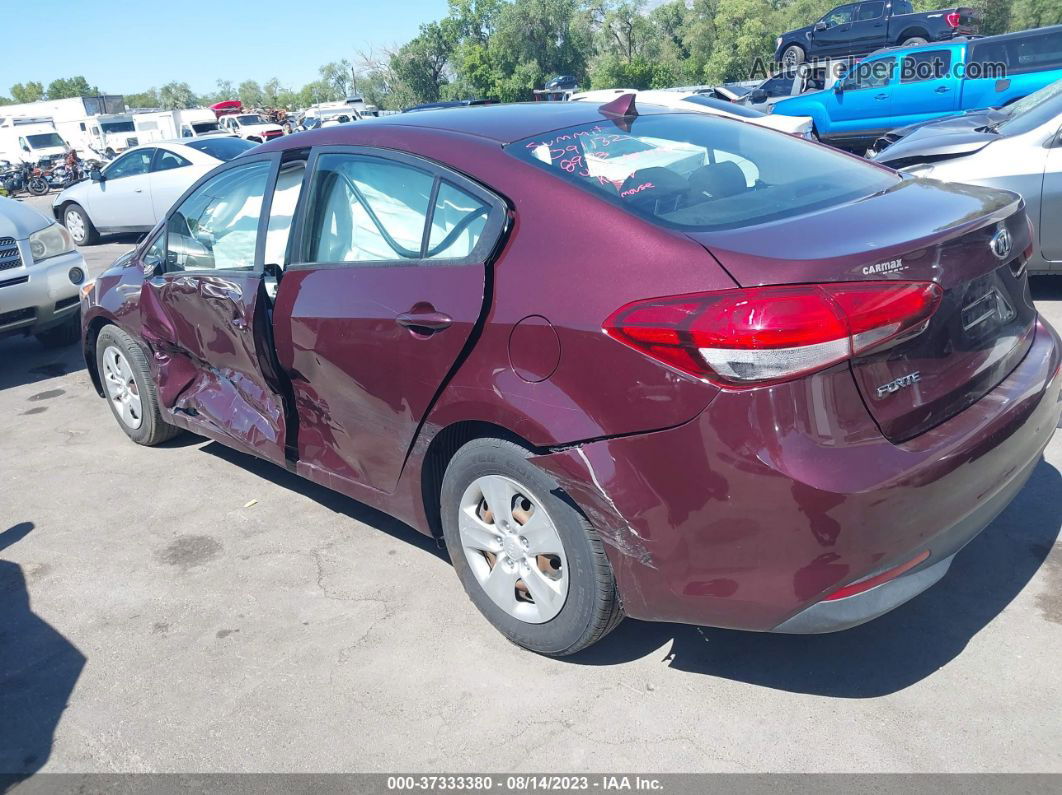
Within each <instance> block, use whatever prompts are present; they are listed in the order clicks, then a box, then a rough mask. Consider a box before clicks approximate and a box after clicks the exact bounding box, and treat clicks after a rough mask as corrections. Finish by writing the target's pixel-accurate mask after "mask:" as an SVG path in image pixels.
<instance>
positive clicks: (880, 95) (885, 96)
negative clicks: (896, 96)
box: [874, 94, 889, 102]
mask: <svg viewBox="0 0 1062 795" xmlns="http://www.w3.org/2000/svg"><path fill="white" fill-rule="evenodd" d="M888 98H889V95H888V94H878V95H877V96H875V97H874V99H876V100H878V101H879V102H880V101H881V100H884V99H888Z"/></svg>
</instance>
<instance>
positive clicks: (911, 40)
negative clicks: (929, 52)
mask: <svg viewBox="0 0 1062 795" xmlns="http://www.w3.org/2000/svg"><path fill="white" fill-rule="evenodd" d="M923 44H929V40H928V39H926V38H924V37H923V36H908V37H907V38H906V39H904V40H903V41H902V42H900V46H901V47H920V46H921V45H923Z"/></svg>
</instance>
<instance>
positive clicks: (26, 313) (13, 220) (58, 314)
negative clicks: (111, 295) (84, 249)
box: [0, 198, 96, 346]
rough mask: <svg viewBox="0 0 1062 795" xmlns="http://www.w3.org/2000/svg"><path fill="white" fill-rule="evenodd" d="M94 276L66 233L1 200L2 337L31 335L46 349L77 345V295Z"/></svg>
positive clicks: (34, 213) (30, 210) (36, 214)
mask: <svg viewBox="0 0 1062 795" xmlns="http://www.w3.org/2000/svg"><path fill="white" fill-rule="evenodd" d="M95 275H96V274H93V273H90V272H89V270H88V268H87V267H86V265H85V260H84V259H83V258H82V257H81V254H79V253H78V252H77V251H75V250H74V241H73V240H71V238H70V233H69V232H67V231H66V229H64V228H63V227H62V226H60V225H59V224H57V223H56V222H55V221H53V220H52V219H50V218H47V217H45V216H44V215H42V214H41V213H39V212H37V211H36V210H34V209H33V208H32V207H27V206H26V205H25V204H23V203H22V202H17V201H14V200H12V199H4V198H0V336H7V335H9V334H33V335H34V336H35V337H36V338H37V339H38V340H39V341H40V342H42V343H43V344H44V345H48V346H55V345H69V344H71V343H73V342H76V341H77V340H78V339H79V338H80V337H81V323H80V320H79V314H80V313H79V311H78V308H79V306H80V301H81V295H80V290H81V288H82V287H83V286H84V285H86V284H88V283H90V281H91V280H92V278H93V277H94V276H95Z"/></svg>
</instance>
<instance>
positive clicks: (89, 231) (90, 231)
mask: <svg viewBox="0 0 1062 795" xmlns="http://www.w3.org/2000/svg"><path fill="white" fill-rule="evenodd" d="M63 226H65V227H66V231H68V232H69V233H70V237H72V238H73V239H74V245H77V246H91V245H93V244H94V243H95V242H96V241H97V240H99V237H100V236H99V232H97V231H96V227H95V226H93V224H92V220H91V219H90V218H89V217H88V213H86V212H85V211H84V209H82V207H81V206H80V205H77V204H68V205H66V207H65V208H64V209H63Z"/></svg>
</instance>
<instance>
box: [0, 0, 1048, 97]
mask: <svg viewBox="0 0 1062 795" xmlns="http://www.w3.org/2000/svg"><path fill="white" fill-rule="evenodd" d="M840 4H841V3H840V2H839V0H664V2H660V0H449V9H448V13H447V14H446V16H444V17H443V18H442V19H440V20H438V21H434V22H429V23H427V24H424V25H421V27H420V30H419V32H418V33H417V35H416V36H415V37H414V38H412V39H411V40H409V41H408V42H406V43H405V44H403V45H402V46H400V47H396V48H393V49H390V50H387V51H385V52H383V54H382V55H380V56H376V55H373V54H369V55H364V54H362V55H360V56H359V60H358V61H356V65H355V66H352V64H351V62H350V61H348V60H345V59H343V60H338V61H332V62H330V63H326V64H324V65H323V66H321V67H320V69H319V70H318V74H319V77H318V79H316V80H313V81H311V82H309V83H307V84H306V85H304V86H302V87H301V88H299V89H295V88H285V87H284V86H282V85H281V84H280V81H279V80H278V79H277V78H275V77H274V78H272V79H270V80H268V81H266V82H265V83H264V84H259V83H258V82H257V81H255V80H253V79H248V80H244V81H243V82H242V83H240V84H239V86H238V87H237V86H235V85H234V84H233V82H232V81H229V80H218V81H217V85H216V91H215V92H213V93H211V94H205V95H202V96H199V97H196V96H195V95H194V94H193V93H192V90H191V89H190V88H189V86H188V84H187V83H177V82H173V83H168V84H167V85H165V86H162V87H161V88H159V89H155V88H151V89H148V90H147V91H144V92H141V93H139V94H129V95H126V104H127V106H129V107H165V108H183V107H190V106H193V105H195V104H212V103H214V102H218V101H221V100H228V99H236V98H239V99H240V100H241V101H242V102H243V103H244V104H245V105H248V106H266V107H286V108H288V109H289V110H294V109H296V108H305V107H308V106H311V105H314V104H316V103H320V102H328V101H333V100H339V99H342V98H344V97H346V96H348V95H350V94H352V93H359V94H361V95H362V96H364V97H365V100H366V101H367V102H370V103H372V104H375V105H378V106H380V107H382V108H387V109H400V108H403V107H407V106H409V105H413V104H419V103H423V102H434V101H437V100H448V99H467V98H476V97H492V98H496V99H499V100H502V101H518V100H528V99H531V98H532V90H533V89H535V88H541V87H542V86H543V84H544V83H545V82H546V81H548V80H549V79H551V78H553V77H555V76H557V75H567V74H570V75H574V76H575V78H576V80H577V81H578V82H579V84H580V85H581V86H583V87H584V88H591V87H592V88H612V87H629V88H638V89H642V88H666V87H670V86H675V85H690V84H697V83H717V82H723V81H729V80H743V79H747V78H749V77H750V70H751V69H752V67H753V64H754V63H756V62H757V60H758V61H759V62H760V63H769V62H770V59H771V57H772V56H773V54H774V48H775V37H776V36H777V35H778V34H780V33H782V32H784V31H787V30H792V29H794V28H800V27H804V26H805V25H809V24H811V23H813V22H815V21H816V20H818V19H819V18H821V17H822V16H823V15H824V14H825V13H826V12H827V11H829V10H830V9H832V8H834V7H835V6H837V5H840ZM970 4H971V5H974V6H975V7H976V8H977V9H978V11H979V13H980V14H981V17H982V31H983V32H984V33H986V34H992V33H1002V32H1005V31H1007V30H1022V29H1025V28H1032V27H1039V26H1043V25H1052V24H1056V23H1060V22H1062V0H970ZM913 5H914V7H915V9H916V10H918V11H925V10H930V9H935V8H940V7H945V6H946V5H947V4H946V3H945V2H944V1H943V0H913ZM94 93H99V90H98V89H97V88H96V87H95V86H91V85H90V84H89V83H88V81H87V80H86V79H85V78H84V77H83V76H80V75H79V76H76V77H71V78H60V79H57V80H53V81H52V82H51V83H50V84H49V85H48V87H47V89H45V87H44V86H43V85H42V84H41V83H39V82H27V83H17V84H15V85H13V86H11V99H10V100H5V99H4V98H0V103H3V102H32V101H35V100H38V99H43V98H45V97H49V98H55V97H66V96H81V95H85V94H94Z"/></svg>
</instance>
